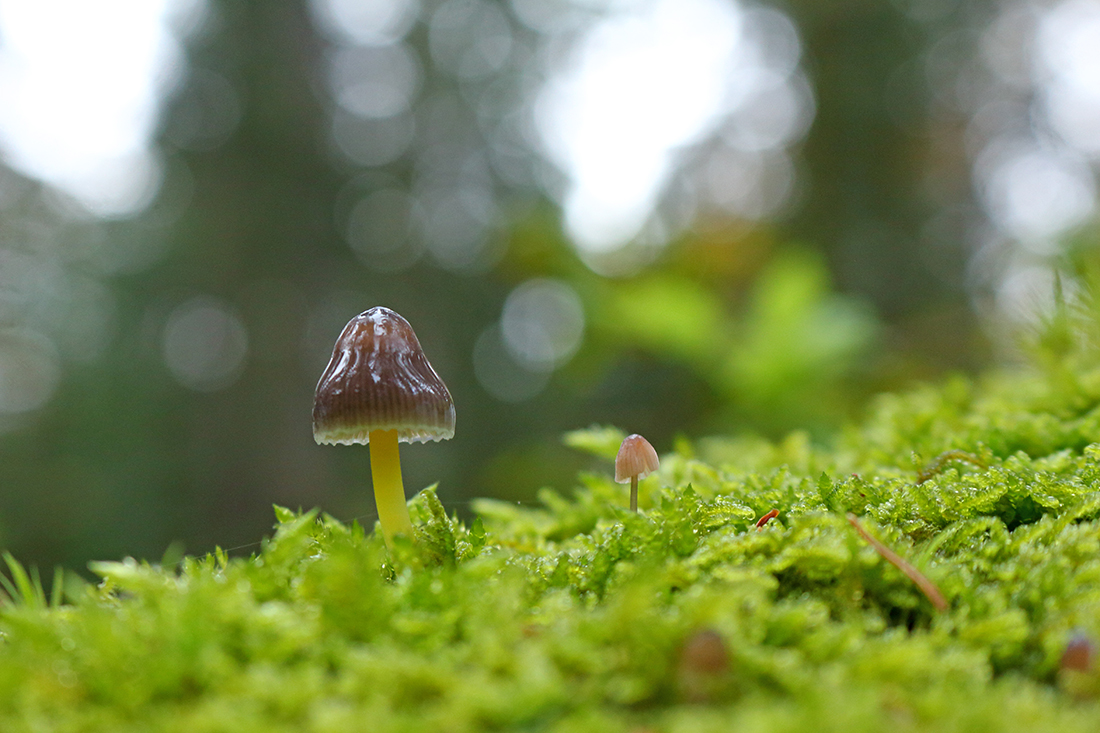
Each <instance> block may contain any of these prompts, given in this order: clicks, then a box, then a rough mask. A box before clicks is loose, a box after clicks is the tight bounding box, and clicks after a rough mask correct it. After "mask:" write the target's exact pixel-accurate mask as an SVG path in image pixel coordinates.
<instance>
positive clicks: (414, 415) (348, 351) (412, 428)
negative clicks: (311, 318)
mask: <svg viewBox="0 0 1100 733" xmlns="http://www.w3.org/2000/svg"><path fill="white" fill-rule="evenodd" d="M372 430H396V431H397V439H398V440H399V441H402V442H405V443H424V442H427V441H429V440H449V439H450V438H451V437H453V436H454V434H455V407H454V402H453V401H452V400H451V393H450V392H448V391H447V385H445V384H443V380H442V379H440V378H439V375H437V374H436V373H435V370H434V369H432V365H431V364H429V363H428V359H427V357H426V356H424V351H423V350H422V349H421V348H420V342H419V341H418V340H417V338H416V334H415V333H413V330H412V326H410V325H409V322H408V321H406V320H405V319H404V318H402V317H401V316H399V315H398V314H397V313H394V312H393V311H392V310H390V309H389V308H383V307H381V306H378V307H375V308H371V309H370V310H368V311H365V312H363V313H360V314H359V315H357V316H356V317H355V318H353V319H351V321H349V322H348V325H347V326H345V327H344V330H343V332H342V333H341V334H340V338H338V339H337V340H336V346H334V347H333V349H332V358H331V359H330V360H329V363H328V366H327V367H326V368H325V371H324V373H323V374H321V379H320V381H318V382H317V391H316V393H315V394H314V399H313V438H314V440H316V441H317V442H318V443H329V444H335V443H340V444H345V445H347V444H351V443H367V442H369V440H370V432H371V431H372Z"/></svg>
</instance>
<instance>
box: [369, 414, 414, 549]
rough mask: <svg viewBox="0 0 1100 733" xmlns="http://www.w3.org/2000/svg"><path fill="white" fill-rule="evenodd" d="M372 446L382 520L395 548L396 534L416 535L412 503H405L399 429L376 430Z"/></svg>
mask: <svg viewBox="0 0 1100 733" xmlns="http://www.w3.org/2000/svg"><path fill="white" fill-rule="evenodd" d="M369 445H370V472H371V478H372V480H373V481H374V503H375V505H376V506H377V507H378V522H379V523H380V524H381V525H382V535H383V536H384V537H385V538H386V545H387V546H389V547H393V538H394V537H395V536H396V535H399V534H403V535H405V536H406V537H408V538H410V539H412V538H413V527H412V520H411V519H409V505H408V504H407V503H406V502H405V484H404V482H403V481H402V480H401V453H400V451H399V449H398V447H397V431H396V430H372V431H370V443H369Z"/></svg>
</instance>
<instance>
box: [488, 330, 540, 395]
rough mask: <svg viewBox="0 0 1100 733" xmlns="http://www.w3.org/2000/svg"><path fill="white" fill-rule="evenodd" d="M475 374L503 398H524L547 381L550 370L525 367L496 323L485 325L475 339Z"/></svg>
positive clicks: (489, 388)
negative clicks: (512, 351) (509, 347)
mask: <svg viewBox="0 0 1100 733" xmlns="http://www.w3.org/2000/svg"><path fill="white" fill-rule="evenodd" d="M473 359H474V375H475V376H476V377H477V381H478V383H479V384H480V385H481V387H482V388H483V389H484V390H485V391H486V392H488V393H489V394H490V395H492V396H493V397H495V398H496V399H498V400H500V401H502V402H524V401H526V400H529V399H531V398H532V397H534V396H536V395H537V394H539V393H540V392H542V390H543V389H545V388H546V385H547V384H548V383H549V381H550V373H549V372H545V371H534V370H531V369H528V368H527V367H525V366H524V365H523V364H521V363H520V362H518V361H517V360H516V358H515V357H514V356H512V353H511V351H510V350H509V349H508V347H507V346H506V345H505V343H504V339H503V335H502V333H501V329H500V327H499V326H495V325H494V326H490V327H489V328H487V329H485V330H484V331H483V332H482V333H481V335H480V336H478V338H477V341H476V342H474V352H473Z"/></svg>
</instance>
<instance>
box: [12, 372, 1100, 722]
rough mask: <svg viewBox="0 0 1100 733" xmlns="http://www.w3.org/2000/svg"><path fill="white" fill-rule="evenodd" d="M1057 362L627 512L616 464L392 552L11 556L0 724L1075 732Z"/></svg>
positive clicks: (1068, 449) (930, 395) (716, 453)
mask: <svg viewBox="0 0 1100 733" xmlns="http://www.w3.org/2000/svg"><path fill="white" fill-rule="evenodd" d="M1078 372H1079V373H1074V374H1068V373H1067V371H1066V370H1065V369H1059V370H1056V371H1052V375H1053V376H1044V375H1041V374H1030V375H1021V374H1017V375H997V376H993V377H989V378H987V379H985V380H982V381H979V382H971V381H966V380H963V379H956V380H953V381H950V382H949V383H947V384H945V385H943V386H941V387H938V388H932V387H926V388H921V389H917V390H915V391H912V392H909V393H907V394H902V395H890V396H885V397H882V398H880V399H879V400H878V401H877V402H876V403H875V404H874V406H873V407H872V409H871V410H870V413H869V415H868V416H867V418H866V419H865V420H864V421H863V423H862V424H860V425H857V426H853V427H851V428H849V429H847V430H845V431H843V432H842V433H840V434H839V435H838V436H837V437H836V439H835V441H834V442H833V443H832V444H831V445H828V446H815V445H813V444H811V442H810V441H809V440H808V439H807V438H806V437H805V436H803V435H799V434H795V435H792V436H790V437H788V438H787V439H785V440H783V441H781V442H778V443H769V442H766V441H762V440H757V439H751V438H744V437H741V438H710V439H707V440H701V441H698V442H695V443H690V444H689V443H687V442H684V441H681V444H680V445H679V446H678V449H677V451H676V453H674V454H670V455H667V456H665V457H664V459H663V464H662V467H661V470H660V472H659V473H658V474H657V475H656V476H654V477H651V478H649V479H647V480H645V481H643V482H642V491H641V501H640V505H641V509H642V511H641V512H639V513H637V514H635V513H632V512H629V511H627V510H626V509H625V505H626V501H627V496H626V493H625V490H624V488H623V487H622V486H620V485H618V484H615V483H613V482H612V481H611V468H610V464H609V465H608V470H607V471H606V472H605V473H603V474H591V475H583V476H581V477H580V478H579V481H578V487H577V488H576V489H575V491H574V492H572V494H571V495H570V496H568V497H566V496H562V495H560V494H558V493H555V492H552V491H550V490H545V491H544V492H543V494H542V495H541V500H542V502H541V503H542V505H541V506H540V507H538V508H530V507H519V506H515V505H513V504H508V503H503V502H496V501H492V500H482V501H480V502H478V503H477V504H476V507H475V509H476V512H477V515H478V517H477V519H476V520H475V521H474V522H473V523H472V524H470V525H467V524H465V523H463V522H460V521H458V520H457V519H456V518H455V517H453V516H448V514H447V513H446V511H445V509H444V507H443V505H442V504H441V503H440V501H439V499H438V498H437V497H436V494H435V491H434V490H433V489H426V490H425V491H423V492H421V493H420V494H419V495H418V496H417V497H416V498H415V499H414V500H413V502H412V506H411V514H412V516H413V519H414V523H416V524H417V525H418V527H419V528H420V531H421V536H420V537H419V538H418V539H417V541H416V542H407V543H398V545H397V546H396V547H395V548H394V551H393V552H392V553H390V552H387V550H386V548H385V545H384V543H383V542H382V540H381V538H380V537H379V536H378V534H377V533H376V532H371V533H367V532H365V531H364V530H363V528H361V527H359V526H358V524H352V525H351V526H348V525H345V524H343V523H341V522H339V521H337V520H335V519H333V518H331V517H328V516H324V515H321V514H319V513H318V512H317V511H316V510H315V511H312V512H307V513H304V514H299V513H295V512H291V511H288V510H285V509H278V510H277V520H278V523H277V525H276V528H275V532H274V534H273V535H272V537H271V538H270V539H267V540H265V541H264V543H263V545H262V548H261V549H260V551H259V552H257V553H256V554H255V555H254V556H252V557H250V558H229V557H227V556H226V554H225V553H222V552H220V551H219V552H217V553H214V554H212V555H209V556H206V557H202V558H194V557H188V558H184V559H183V560H182V561H181V562H179V563H178V564H174V565H172V566H170V567H161V566H159V565H155V564H149V563H143V562H136V561H133V560H125V561H123V562H117V563H116V562H105V563H96V564H94V565H93V567H92V569H93V570H94V572H96V573H97V574H98V575H99V576H100V577H101V578H102V582H101V583H100V584H99V585H97V586H94V587H93V586H91V585H82V584H80V583H79V582H78V581H76V580H75V579H74V578H71V577H66V578H62V577H57V578H55V580H54V585H53V592H51V593H46V592H44V591H43V590H42V584H41V582H40V581H39V580H38V578H37V576H36V575H32V574H30V573H26V572H24V571H23V569H22V567H20V566H19V565H18V563H15V562H14V561H13V560H12V561H9V570H10V571H11V574H12V578H11V580H10V581H9V583H8V585H7V586H6V589H7V595H8V597H9V601H8V602H7V603H5V604H4V605H3V608H2V610H0V631H2V634H3V643H2V644H0V730H3V731H31V730H34V731H93V730H96V731H98V730H112V731H149V730H154V731H177V730H178V731H188V733H195V732H201V731H242V732H246V731H253V730H255V731H264V732H265V733H270V732H271V731H284V730H285V731H336V730H339V731H355V730H369V731H380V732H384V731H391V730H392V731H407V730H412V731H417V730H423V731H473V730H530V731H543V730H545V731H590V730H591V731H608V730H610V731H615V730H623V731H630V730H643V729H644V730H662V731H692V733H695V732H697V731H704V732H705V731H711V730H714V731H728V730H730V729H732V728H733V727H736V729H737V730H739V731H756V730H761V731H764V730H767V731H772V730H806V729H812V730H823V731H830V730H836V731H852V730H883V729H887V728H889V729H916V730H919V729H945V730H966V729H975V730H990V729H1001V730H1028V731H1033V730H1040V731H1041V730H1052V731H1053V730H1057V731H1067V730H1068V731H1073V730H1093V729H1095V721H1096V720H1097V716H1098V715H1100V704H1098V702H1097V698H1096V694H1097V691H1100V673H1096V672H1093V673H1083V674H1080V673H1074V674H1072V675H1068V674H1067V673H1065V672H1062V671H1060V670H1059V659H1060V657H1061V654H1062V651H1063V650H1064V648H1065V645H1066V642H1067V640H1068V639H1069V638H1070V637H1071V636H1072V635H1073V634H1074V633H1075V631H1076V630H1081V631H1083V632H1084V633H1086V634H1088V635H1090V636H1091V637H1092V638H1093V639H1100V372H1088V371H1084V370H1078ZM620 437H621V433H619V432H617V431H615V430H614V429H608V428H595V429H593V430H591V431H581V432H577V433H572V434H570V436H569V438H568V440H569V442H570V444H571V445H574V446H576V447H578V448H580V449H584V450H589V451H591V452H592V453H594V454H595V455H599V456H602V457H605V458H606V457H607V456H608V454H609V452H611V451H613V448H614V444H615V443H616V441H617V440H618V439H619V438H620ZM772 509H776V510H778V512H779V515H778V517H776V518H775V519H773V520H772V521H771V522H769V523H768V524H767V525H765V526H763V527H761V528H759V529H757V528H756V527H755V526H754V525H755V522H756V520H757V518H759V517H761V516H762V515H764V514H765V513H767V512H768V511H770V510H772ZM848 512H852V513H854V514H855V515H857V516H859V517H860V518H861V519H860V521H861V523H862V525H863V526H864V527H866V529H867V530H868V531H869V532H871V533H872V534H873V535H874V536H876V537H878V538H880V539H881V540H882V541H883V542H884V543H886V544H887V545H888V546H890V547H892V548H893V549H894V550H895V551H896V552H897V553H898V554H899V555H901V556H902V557H904V558H906V559H907V560H908V561H909V562H910V563H912V564H913V565H914V566H915V567H917V568H918V569H919V570H920V571H921V572H923V573H924V574H925V575H927V577H928V578H929V579H931V580H932V581H933V582H934V583H935V584H936V585H937V586H938V587H939V588H940V589H941V590H942V592H943V594H944V596H945V597H946V598H947V600H948V603H949V608H948V610H947V611H946V612H942V613H941V612H938V611H936V609H935V608H934V607H933V606H932V604H931V602H930V601H929V600H928V599H927V598H926V597H925V596H924V595H922V593H921V592H920V590H919V589H918V588H917V587H916V586H915V585H914V584H913V582H912V581H911V580H910V579H909V578H908V577H906V576H905V575H904V574H903V573H902V572H901V571H900V570H898V569H897V568H895V567H894V566H893V565H891V564H890V563H888V562H887V561H886V560H884V559H883V558H882V557H881V556H880V555H879V554H878V553H877V552H876V551H875V549H874V548H872V547H871V546H870V545H868V544H867V542H865V541H864V540H863V539H862V538H861V537H860V536H859V535H858V534H857V533H856V532H855V531H854V530H853V528H852V527H851V526H850V525H849V524H848V522H847V521H846V519H845V515H846V513H848ZM62 589H63V590H64V592H63V593H62ZM62 596H64V602H62ZM11 599H14V600H11Z"/></svg>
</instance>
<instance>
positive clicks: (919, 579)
mask: <svg viewBox="0 0 1100 733" xmlns="http://www.w3.org/2000/svg"><path fill="white" fill-rule="evenodd" d="M848 524H850V525H852V526H853V527H855V528H856V532H859V536H860V537H862V538H863V539H865V540H867V543H868V544H869V545H871V547H873V548H875V552H877V553H878V554H880V555H882V556H883V557H884V558H886V560H887V562H889V563H890V564H891V565H893V566H894V567H896V568H897V569H898V570H900V571H901V572H903V573H905V575H906V577H908V578H909V580H911V581H913V583H914V584H915V585H916V586H917V587H918V588H920V590H921V593H923V594H924V595H925V597H927V598H928V600H929V601H931V602H932V605H933V606H935V607H936V610H937V611H946V610H947V607H948V604H947V599H946V598H944V597H943V593H941V592H940V589H939V588H937V587H936V584H935V583H933V582H932V581H931V580H929V579H928V578H926V577H925V576H924V574H923V573H922V572H921V571H919V570H917V569H916V568H915V567H913V566H912V565H910V564H909V563H908V562H907V561H906V560H905V559H904V558H903V557H901V555H899V554H898V553H896V552H894V551H893V550H891V549H890V548H889V547H887V546H886V545H884V544H882V542H880V541H879V540H877V539H875V538H874V537H872V536H871V535H870V534H869V533H868V532H867V530H865V529H864V528H863V527H862V525H860V523H859V521H858V520H857V519H856V515H854V514H849V515H848Z"/></svg>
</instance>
